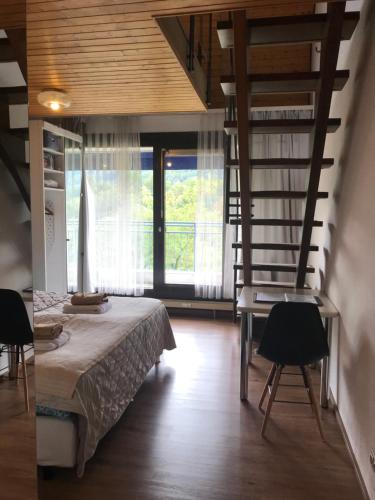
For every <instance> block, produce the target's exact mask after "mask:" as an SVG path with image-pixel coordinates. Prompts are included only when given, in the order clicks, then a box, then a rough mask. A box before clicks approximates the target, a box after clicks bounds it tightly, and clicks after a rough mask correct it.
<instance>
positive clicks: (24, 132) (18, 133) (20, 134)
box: [8, 127, 29, 140]
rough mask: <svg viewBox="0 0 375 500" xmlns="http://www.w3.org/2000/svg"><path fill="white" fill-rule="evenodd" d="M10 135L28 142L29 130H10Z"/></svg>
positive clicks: (25, 128)
mask: <svg viewBox="0 0 375 500" xmlns="http://www.w3.org/2000/svg"><path fill="white" fill-rule="evenodd" d="M8 134H10V135H14V136H15V137H19V138H20V139H24V140H27V139H28V138H29V129H28V128H27V127H22V128H9V129H8Z"/></svg>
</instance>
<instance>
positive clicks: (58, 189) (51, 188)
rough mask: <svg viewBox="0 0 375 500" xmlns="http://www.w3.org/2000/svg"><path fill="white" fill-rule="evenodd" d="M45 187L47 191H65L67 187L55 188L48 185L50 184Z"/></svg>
mask: <svg viewBox="0 0 375 500" xmlns="http://www.w3.org/2000/svg"><path fill="white" fill-rule="evenodd" d="M44 189H45V191H62V192H63V191H65V189H63V188H54V187H48V186H44Z"/></svg>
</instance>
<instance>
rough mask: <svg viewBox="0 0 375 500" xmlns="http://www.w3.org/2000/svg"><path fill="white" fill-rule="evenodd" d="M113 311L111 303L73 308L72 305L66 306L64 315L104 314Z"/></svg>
mask: <svg viewBox="0 0 375 500" xmlns="http://www.w3.org/2000/svg"><path fill="white" fill-rule="evenodd" d="M109 309H111V303H110V302H103V303H102V304H97V305H88V306H73V305H72V304H64V308H63V313H65V314H103V313H105V312H107V311H108V310H109Z"/></svg>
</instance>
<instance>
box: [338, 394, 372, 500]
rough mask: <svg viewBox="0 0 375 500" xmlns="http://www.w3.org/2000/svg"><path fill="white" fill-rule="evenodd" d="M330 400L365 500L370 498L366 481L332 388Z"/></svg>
mask: <svg viewBox="0 0 375 500" xmlns="http://www.w3.org/2000/svg"><path fill="white" fill-rule="evenodd" d="M329 401H330V404H331V405H332V408H333V411H334V413H335V416H336V420H337V423H338V424H339V427H340V431H341V434H342V437H343V438H344V442H345V446H346V448H347V450H348V452H349V456H350V459H351V461H352V463H353V467H354V470H355V474H356V476H357V479H358V482H359V486H360V488H361V491H362V495H363V498H364V500H370V495H369V494H368V491H367V488H366V485H365V482H364V480H363V477H362V473H361V469H360V468H359V465H358V462H357V459H356V457H355V455H354V452H353V448H352V445H351V444H350V441H349V436H348V434H347V432H346V429H345V426H344V422H343V421H342V418H341V415H340V411H339V409H338V406H337V403H336V400H335V398H334V397H333V394H332V391H331V390H330V391H329Z"/></svg>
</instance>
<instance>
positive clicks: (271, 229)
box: [224, 110, 312, 298]
mask: <svg viewBox="0 0 375 500" xmlns="http://www.w3.org/2000/svg"><path fill="white" fill-rule="evenodd" d="M311 116H312V112H311V111H309V110H298V111H293V110H291V111H288V110H285V111H284V110H283V111H255V112H252V114H251V117H252V119H255V120H269V119H287V118H290V119H297V118H311ZM309 154H310V137H309V135H308V134H272V135H271V134H270V135H267V134H257V135H255V134H254V135H253V136H252V143H251V157H252V158H307V157H309ZM307 175H308V170H299V169H283V170H269V169H267V170H266V169H264V170H253V173H252V189H253V190H256V191H266V190H267V191H268V190H281V191H284V190H285V191H289V190H290V191H304V190H305V189H306V184H307ZM231 180H232V188H233V185H234V183H233V181H234V176H233V175H232V178H231ZM233 190H234V189H233ZM254 204H255V207H254V208H253V209H252V213H253V214H254V217H255V218H257V219H267V218H280V219H283V218H285V219H288V218H292V219H301V218H303V215H304V203H303V201H302V200H255V202H254ZM227 234H229V238H228V241H227V244H226V253H225V262H226V265H225V267H224V283H227V284H228V285H227V286H226V287H225V297H226V298H229V297H233V262H234V250H232V252H231V254H230V249H231V242H232V241H234V239H235V238H234V233H233V231H232V232H227ZM300 238H301V229H300V228H297V227H277V226H254V227H253V229H252V240H253V242H254V243H299V242H300ZM238 239H239V240H241V231H240V228H239V236H238ZM230 240H231V241H230ZM238 254H239V255H238V258H239V259H240V258H241V252H240V251H239V252H238ZM252 256H253V262H254V263H285V264H291V263H295V262H296V261H297V257H298V253H297V252H292V251H285V252H283V251H279V250H278V251H271V250H255V251H253V253H252ZM229 262H231V265H230V264H229ZM253 279H255V280H264V281H271V280H272V281H291V282H292V281H294V280H295V274H294V273H277V272H272V273H271V272H269V271H256V272H254V273H253Z"/></svg>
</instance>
